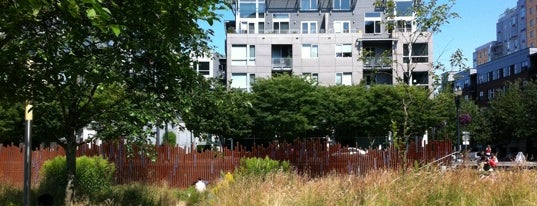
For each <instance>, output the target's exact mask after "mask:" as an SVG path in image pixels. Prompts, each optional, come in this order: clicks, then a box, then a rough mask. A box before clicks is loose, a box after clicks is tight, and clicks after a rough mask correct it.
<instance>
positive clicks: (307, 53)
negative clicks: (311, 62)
mask: <svg viewBox="0 0 537 206" xmlns="http://www.w3.org/2000/svg"><path fill="white" fill-rule="evenodd" d="M318 53H319V46H318V45H315V44H303V45H302V58H317V57H319V54H318Z"/></svg>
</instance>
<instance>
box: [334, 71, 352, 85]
mask: <svg viewBox="0 0 537 206" xmlns="http://www.w3.org/2000/svg"><path fill="white" fill-rule="evenodd" d="M336 85H352V73H351V72H344V73H336Z"/></svg>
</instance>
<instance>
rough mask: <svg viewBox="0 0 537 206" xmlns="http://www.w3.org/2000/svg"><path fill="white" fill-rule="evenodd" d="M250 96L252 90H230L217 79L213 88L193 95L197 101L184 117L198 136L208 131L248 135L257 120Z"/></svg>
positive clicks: (226, 135)
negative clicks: (253, 113)
mask: <svg viewBox="0 0 537 206" xmlns="http://www.w3.org/2000/svg"><path fill="white" fill-rule="evenodd" d="M250 97H251V94H249V93H246V92H244V91H241V90H231V89H229V88H227V87H225V86H223V85H221V84H219V83H217V82H216V81H214V82H212V84H211V85H210V88H206V89H204V90H203V91H201V92H198V93H195V94H192V96H191V98H192V99H193V100H194V101H195V102H196V104H194V105H192V108H191V110H190V111H189V112H188V113H186V114H185V115H183V116H182V119H183V120H184V121H185V123H186V127H187V128H189V129H190V130H193V131H194V133H196V135H200V134H202V133H208V134H214V135H216V136H218V137H220V138H222V139H226V138H244V137H248V136H250V134H251V127H252V125H253V121H254V120H253V117H252V112H253V108H252V104H251V100H250Z"/></svg>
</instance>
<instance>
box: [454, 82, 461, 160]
mask: <svg viewBox="0 0 537 206" xmlns="http://www.w3.org/2000/svg"><path fill="white" fill-rule="evenodd" d="M461 95H462V90H461V88H460V87H457V88H456V89H455V107H456V108H457V118H456V120H457V150H459V151H460V150H461V145H460V141H461V125H460V124H461V123H460V120H459V108H460V107H461Z"/></svg>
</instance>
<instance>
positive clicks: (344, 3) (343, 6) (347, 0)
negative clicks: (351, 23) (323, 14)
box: [334, 0, 351, 10]
mask: <svg viewBox="0 0 537 206" xmlns="http://www.w3.org/2000/svg"><path fill="white" fill-rule="evenodd" d="M334 10H351V0H334Z"/></svg>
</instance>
